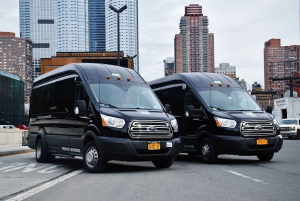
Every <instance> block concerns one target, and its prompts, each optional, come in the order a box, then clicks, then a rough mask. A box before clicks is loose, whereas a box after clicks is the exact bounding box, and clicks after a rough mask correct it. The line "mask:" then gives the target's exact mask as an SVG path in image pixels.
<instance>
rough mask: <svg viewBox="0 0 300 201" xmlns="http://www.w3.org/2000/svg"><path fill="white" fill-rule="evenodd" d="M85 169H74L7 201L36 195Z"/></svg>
mask: <svg viewBox="0 0 300 201" xmlns="http://www.w3.org/2000/svg"><path fill="white" fill-rule="evenodd" d="M83 171H84V170H82V169H81V170H76V171H73V172H71V173H69V174H66V175H64V176H61V177H59V178H57V179H55V180H53V181H50V182H47V183H45V184H43V185H41V186H38V187H36V188H34V189H31V190H29V191H27V192H24V193H21V194H19V195H17V196H15V197H13V198H10V199H8V200H6V201H16V200H18V201H20V200H24V199H27V198H29V197H30V196H33V195H35V194H37V193H39V192H42V191H44V190H46V189H48V188H50V187H52V186H54V185H56V184H58V183H60V182H62V181H64V180H67V179H69V178H71V177H73V176H75V175H77V174H79V173H81V172H83Z"/></svg>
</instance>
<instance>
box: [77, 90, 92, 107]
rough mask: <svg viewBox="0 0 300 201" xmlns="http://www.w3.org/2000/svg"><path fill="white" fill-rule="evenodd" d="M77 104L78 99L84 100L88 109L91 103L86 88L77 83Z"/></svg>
mask: <svg viewBox="0 0 300 201" xmlns="http://www.w3.org/2000/svg"><path fill="white" fill-rule="evenodd" d="M75 91H76V92H75V104H76V102H77V101H78V100H84V101H85V104H86V108H87V109H88V105H89V100H90V99H89V96H88V94H87V92H86V90H85V88H84V86H83V85H76V88H75Z"/></svg>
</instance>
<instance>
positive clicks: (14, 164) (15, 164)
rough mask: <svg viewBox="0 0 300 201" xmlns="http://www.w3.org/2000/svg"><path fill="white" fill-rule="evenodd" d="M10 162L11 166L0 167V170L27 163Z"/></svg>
mask: <svg viewBox="0 0 300 201" xmlns="http://www.w3.org/2000/svg"><path fill="white" fill-rule="evenodd" d="M12 164H13V165H11V166H7V167H3V168H0V171H5V170H7V169H10V168H14V167H17V166H20V165H25V164H27V163H12Z"/></svg>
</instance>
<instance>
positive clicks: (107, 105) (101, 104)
mask: <svg viewBox="0 0 300 201" xmlns="http://www.w3.org/2000/svg"><path fill="white" fill-rule="evenodd" d="M98 103H99V104H100V106H104V107H111V108H118V107H117V106H114V105H111V104H108V103H100V102H98Z"/></svg>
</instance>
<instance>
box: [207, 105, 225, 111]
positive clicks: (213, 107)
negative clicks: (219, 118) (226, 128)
mask: <svg viewBox="0 0 300 201" xmlns="http://www.w3.org/2000/svg"><path fill="white" fill-rule="evenodd" d="M209 107H210V108H212V109H217V110H221V111H227V110H224V109H222V108H219V107H215V106H209Z"/></svg>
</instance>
